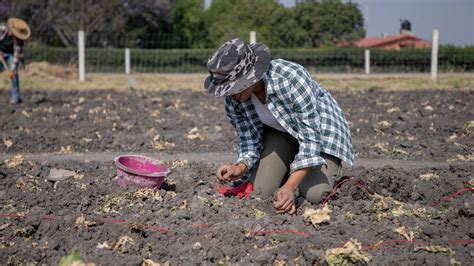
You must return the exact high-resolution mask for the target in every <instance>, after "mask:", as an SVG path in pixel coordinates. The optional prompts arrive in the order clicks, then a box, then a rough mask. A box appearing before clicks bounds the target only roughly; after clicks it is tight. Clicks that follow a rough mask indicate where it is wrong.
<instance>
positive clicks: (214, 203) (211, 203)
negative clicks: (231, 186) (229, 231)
mask: <svg viewBox="0 0 474 266" xmlns="http://www.w3.org/2000/svg"><path fill="white" fill-rule="evenodd" d="M198 198H199V199H200V200H201V201H202V202H203V203H205V204H207V205H208V206H210V207H211V206H222V202H220V201H218V200H213V199H208V198H205V197H202V196H198Z"/></svg>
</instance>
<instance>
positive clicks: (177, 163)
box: [171, 160, 188, 169]
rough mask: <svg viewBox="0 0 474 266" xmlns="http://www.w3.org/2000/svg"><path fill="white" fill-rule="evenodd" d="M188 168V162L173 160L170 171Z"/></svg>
mask: <svg viewBox="0 0 474 266" xmlns="http://www.w3.org/2000/svg"><path fill="white" fill-rule="evenodd" d="M187 166H188V160H174V161H172V162H171V169H176V168H183V167H187Z"/></svg>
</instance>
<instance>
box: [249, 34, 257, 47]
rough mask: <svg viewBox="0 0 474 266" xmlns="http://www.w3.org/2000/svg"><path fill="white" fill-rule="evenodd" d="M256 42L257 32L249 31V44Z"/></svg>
mask: <svg viewBox="0 0 474 266" xmlns="http://www.w3.org/2000/svg"><path fill="white" fill-rule="evenodd" d="M253 43H257V32H255V31H251V32H250V44H253Z"/></svg>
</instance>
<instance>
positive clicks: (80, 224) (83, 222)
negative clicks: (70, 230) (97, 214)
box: [74, 214, 97, 228]
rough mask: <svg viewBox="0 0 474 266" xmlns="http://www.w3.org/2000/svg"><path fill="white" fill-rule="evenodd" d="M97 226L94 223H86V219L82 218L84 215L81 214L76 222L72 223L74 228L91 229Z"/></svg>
mask: <svg viewBox="0 0 474 266" xmlns="http://www.w3.org/2000/svg"><path fill="white" fill-rule="evenodd" d="M94 225H97V222H96V221H87V220H86V217H84V214H81V216H79V217H77V218H76V221H75V222H74V227H77V228H80V227H83V226H85V227H91V226H94Z"/></svg>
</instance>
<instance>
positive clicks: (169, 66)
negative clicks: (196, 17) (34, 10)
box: [24, 35, 474, 73]
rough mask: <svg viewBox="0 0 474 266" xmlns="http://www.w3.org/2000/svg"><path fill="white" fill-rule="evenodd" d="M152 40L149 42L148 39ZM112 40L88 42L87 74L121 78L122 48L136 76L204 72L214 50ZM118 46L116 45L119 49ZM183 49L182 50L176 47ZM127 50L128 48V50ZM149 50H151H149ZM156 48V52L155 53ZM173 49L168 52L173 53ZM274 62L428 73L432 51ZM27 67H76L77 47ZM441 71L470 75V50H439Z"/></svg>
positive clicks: (36, 50)
mask: <svg viewBox="0 0 474 266" xmlns="http://www.w3.org/2000/svg"><path fill="white" fill-rule="evenodd" d="M152 37H153V38H152ZM152 37H150V38H149V40H148V39H147V38H142V39H139V40H138V41H137V39H134V40H130V39H128V40H127V39H122V40H116V41H114V43H115V44H116V46H121V47H114V46H110V45H109V44H108V42H107V41H103V42H95V43H88V44H87V47H86V50H85V70H86V72H109V73H124V72H125V70H126V67H125V65H126V58H125V50H126V49H125V48H129V49H130V61H129V63H130V70H131V72H134V73H202V72H207V70H206V67H205V66H206V62H207V59H208V57H209V56H210V55H211V54H212V53H213V52H214V50H215V48H213V49H208V48H206V49H189V48H183V47H184V46H185V44H186V41H185V40H184V37H183V36H175V35H170V36H165V35H162V36H161V37H160V38H158V37H154V36H152ZM117 44H119V45H117ZM180 45H181V46H183V47H180ZM127 46H128V47H127ZM150 47H153V48H150ZM156 47H159V48H156ZM171 47H172V48H171ZM270 50H271V54H272V58H283V59H286V60H290V61H293V62H296V63H299V64H301V65H303V66H305V67H306V68H308V69H309V70H311V71H314V72H323V73H364V72H367V66H366V60H368V61H369V67H370V73H424V72H430V68H431V53H432V51H431V49H430V48H418V49H417V48H404V49H401V50H391V51H387V50H380V49H371V50H370V58H369V59H368V58H366V56H365V49H362V48H291V49H290V48H285V49H281V48H280V49H278V48H277V49H272V48H271V47H270ZM24 55H25V63H26V64H28V63H31V62H43V61H44V62H47V63H49V64H54V65H61V66H77V65H78V61H79V59H78V57H79V56H78V49H77V48H58V47H44V46H28V45H27V46H26V47H25V51H24ZM438 71H439V72H474V46H468V47H454V46H441V47H440V48H439V52H438Z"/></svg>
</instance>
